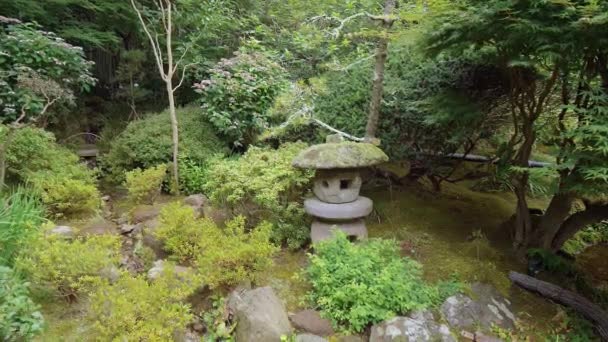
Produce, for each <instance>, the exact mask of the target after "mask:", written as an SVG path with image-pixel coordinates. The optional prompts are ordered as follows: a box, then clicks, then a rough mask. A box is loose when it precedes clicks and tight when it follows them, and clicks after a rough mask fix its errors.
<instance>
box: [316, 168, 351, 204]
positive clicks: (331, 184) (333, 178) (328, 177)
mask: <svg viewBox="0 0 608 342" xmlns="http://www.w3.org/2000/svg"><path fill="white" fill-rule="evenodd" d="M312 190H313V192H314V194H315V196H317V198H318V199H320V200H321V201H323V202H327V203H349V202H354V201H355V200H356V199H357V197H359V190H361V176H360V175H359V172H358V171H357V170H350V171H349V170H319V171H317V173H316V177H315V181H314V185H313V189H312Z"/></svg>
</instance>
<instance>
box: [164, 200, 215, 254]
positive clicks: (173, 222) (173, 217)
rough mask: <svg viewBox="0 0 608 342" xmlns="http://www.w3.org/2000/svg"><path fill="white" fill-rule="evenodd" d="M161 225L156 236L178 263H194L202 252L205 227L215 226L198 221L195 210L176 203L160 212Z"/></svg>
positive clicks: (206, 221) (205, 221) (204, 221)
mask: <svg viewBox="0 0 608 342" xmlns="http://www.w3.org/2000/svg"><path fill="white" fill-rule="evenodd" d="M158 222H159V225H158V227H157V228H156V229H155V230H154V235H155V236H156V237H157V238H158V239H159V240H161V241H162V242H163V245H164V249H165V250H166V251H167V252H170V253H171V254H172V256H173V257H174V258H176V259H177V260H178V261H182V262H183V261H188V260H189V261H192V260H194V259H195V258H196V256H197V255H198V254H199V253H200V252H201V249H200V241H201V239H202V238H203V227H202V226H203V225H209V224H213V223H212V222H209V221H208V220H197V219H196V218H195V215H194V209H192V207H190V206H186V205H183V204H181V203H179V202H174V203H170V204H168V205H166V206H165V207H163V209H162V210H161V211H160V215H159V219H158Z"/></svg>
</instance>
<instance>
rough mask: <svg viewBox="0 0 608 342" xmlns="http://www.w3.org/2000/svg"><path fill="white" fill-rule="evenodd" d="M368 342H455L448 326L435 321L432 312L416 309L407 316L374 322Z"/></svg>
mask: <svg viewBox="0 0 608 342" xmlns="http://www.w3.org/2000/svg"><path fill="white" fill-rule="evenodd" d="M369 341H370V342H393V341H399V342H415V341H442V342H456V339H455V338H454V337H453V336H452V335H451V333H450V328H448V327H447V326H446V325H444V324H438V323H437V322H436V321H435V317H434V316H433V313H432V312H430V311H428V310H425V311H417V312H414V313H412V314H410V315H409V316H408V317H395V318H392V319H390V320H387V321H384V322H382V323H380V324H376V325H374V326H373V327H372V329H371V336H370V338H369Z"/></svg>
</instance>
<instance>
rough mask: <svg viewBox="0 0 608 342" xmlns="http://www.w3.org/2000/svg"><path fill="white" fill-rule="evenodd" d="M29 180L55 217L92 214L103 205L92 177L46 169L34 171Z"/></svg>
mask: <svg viewBox="0 0 608 342" xmlns="http://www.w3.org/2000/svg"><path fill="white" fill-rule="evenodd" d="M28 181H29V183H30V184H31V185H32V187H33V188H34V189H36V190H38V191H39V192H40V194H41V198H42V202H43V203H44V204H45V205H46V207H47V208H48V210H49V212H50V213H51V214H53V215H54V216H55V217H63V216H68V217H74V216H86V215H91V214H93V213H95V212H96V211H97V210H98V209H99V207H100V206H101V195H100V194H99V190H97V187H96V186H95V184H94V183H93V179H92V178H91V179H89V180H83V179H75V178H70V177H69V175H64V174H60V173H53V172H51V171H46V172H36V173H34V174H33V175H32V176H31V177H30V178H29V180H28Z"/></svg>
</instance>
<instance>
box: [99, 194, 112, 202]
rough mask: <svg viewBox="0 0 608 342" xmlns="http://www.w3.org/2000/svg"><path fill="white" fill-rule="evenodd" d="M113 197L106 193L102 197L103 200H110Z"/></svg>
mask: <svg viewBox="0 0 608 342" xmlns="http://www.w3.org/2000/svg"><path fill="white" fill-rule="evenodd" d="M110 199H111V197H110V195H105V196H102V197H101V200H102V201H104V202H108V201H109V200H110Z"/></svg>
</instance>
